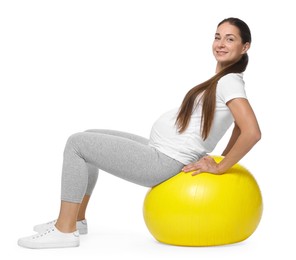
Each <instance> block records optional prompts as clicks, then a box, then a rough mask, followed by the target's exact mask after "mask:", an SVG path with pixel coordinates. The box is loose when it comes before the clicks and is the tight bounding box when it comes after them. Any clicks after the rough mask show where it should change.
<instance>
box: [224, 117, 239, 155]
mask: <svg viewBox="0 0 296 260" xmlns="http://www.w3.org/2000/svg"><path fill="white" fill-rule="evenodd" d="M240 132H241V131H240V129H239V127H238V125H237V124H236V123H235V122H234V128H233V131H232V134H231V137H230V139H229V142H228V144H227V146H226V148H225V150H224V151H223V153H222V154H221V155H222V156H225V155H226V154H227V153H228V152H229V151H230V150H231V148H232V146H233V145H234V144H235V142H236V140H237V138H238V137H239V135H240Z"/></svg>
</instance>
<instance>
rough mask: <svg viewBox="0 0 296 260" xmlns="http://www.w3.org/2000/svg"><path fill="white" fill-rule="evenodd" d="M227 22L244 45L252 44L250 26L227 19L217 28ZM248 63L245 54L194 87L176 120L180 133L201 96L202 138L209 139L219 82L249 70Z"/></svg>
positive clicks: (240, 21) (237, 20)
mask: <svg viewBox="0 0 296 260" xmlns="http://www.w3.org/2000/svg"><path fill="white" fill-rule="evenodd" d="M225 22H228V23H230V24H231V25H234V26H236V27H237V28H238V29H239V31H240V36H241V38H242V43H243V44H245V43H247V42H249V43H251V32H250V29H249V27H248V25H247V24H246V23H245V22H243V21H242V20H240V19H238V18H227V19H224V20H223V21H221V22H220V23H219V24H218V26H217V27H219V26H220V25H221V24H223V23H225ZM248 61H249V57H248V54H247V53H245V54H243V56H242V58H241V59H240V60H239V61H237V62H236V63H234V64H232V65H230V66H228V67H226V68H225V69H223V70H221V71H220V72H219V73H217V74H216V75H215V76H213V77H212V78H210V79H209V80H207V81H205V82H203V83H201V84H199V85H197V86H195V87H193V88H192V89H191V90H190V91H189V92H188V93H187V94H186V95H185V97H184V99H183V102H182V104H181V107H180V109H179V112H178V115H177V119H176V126H177V128H178V131H179V133H183V132H184V131H185V130H186V129H187V127H188V125H189V122H190V118H191V115H192V111H193V109H194V108H195V106H197V105H198V103H197V104H195V103H196V102H195V100H196V98H197V97H199V96H200V100H199V102H202V116H201V122H202V124H201V131H202V138H203V139H204V140H205V139H206V138H207V137H208V135H209V132H210V130H211V126H212V122H213V119H214V114H215V109H216V87H217V83H218V81H219V80H220V78H222V77H223V76H225V75H227V74H229V73H241V72H244V71H245V70H246V68H247V65H248Z"/></svg>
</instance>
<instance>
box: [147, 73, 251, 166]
mask: <svg viewBox="0 0 296 260" xmlns="http://www.w3.org/2000/svg"><path fill="white" fill-rule="evenodd" d="M234 98H247V97H246V93H245V83H244V81H243V74H242V73H230V74H227V75H225V76H224V77H222V78H221V79H220V80H219V81H218V84H217V90H216V111H215V115H214V120H213V124H212V128H211V131H210V133H209V136H208V138H207V139H206V140H203V139H202V137H201V131H200V123H201V104H200V105H198V106H197V107H196V109H195V110H194V111H193V113H192V116H191V120H190V123H189V126H188V128H187V129H186V130H185V131H184V132H183V133H182V134H180V133H179V132H178V130H177V127H176V125H175V122H176V117H177V113H178V110H179V108H175V109H173V110H171V111H169V112H167V113H165V114H164V115H162V116H161V117H160V118H159V119H158V120H157V121H156V122H155V123H154V125H153V127H152V129H151V133H150V141H149V145H150V146H152V147H154V148H155V149H157V150H159V151H160V152H162V153H164V154H166V155H167V156H169V157H171V158H174V159H175V160H177V161H179V162H181V163H183V164H185V165H187V164H188V163H191V162H193V161H196V160H198V159H199V158H201V157H202V156H204V155H205V154H206V153H210V152H212V151H213V149H214V148H215V147H216V145H217V143H218V142H219V140H220V139H221V138H222V137H223V135H224V134H225V133H226V131H227V129H228V128H229V127H230V126H231V124H232V123H233V122H234V119H233V116H232V114H231V111H230V110H229V108H228V107H227V105H226V103H227V102H228V101H230V100H231V99H234Z"/></svg>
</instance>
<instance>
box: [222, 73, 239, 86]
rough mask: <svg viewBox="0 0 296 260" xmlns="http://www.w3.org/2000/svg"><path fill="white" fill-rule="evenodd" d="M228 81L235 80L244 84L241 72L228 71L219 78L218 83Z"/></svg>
mask: <svg viewBox="0 0 296 260" xmlns="http://www.w3.org/2000/svg"><path fill="white" fill-rule="evenodd" d="M230 82H237V83H242V84H244V75H243V73H228V74H226V75H224V76H223V77H221V78H220V79H219V81H218V84H219V83H220V84H221V83H230Z"/></svg>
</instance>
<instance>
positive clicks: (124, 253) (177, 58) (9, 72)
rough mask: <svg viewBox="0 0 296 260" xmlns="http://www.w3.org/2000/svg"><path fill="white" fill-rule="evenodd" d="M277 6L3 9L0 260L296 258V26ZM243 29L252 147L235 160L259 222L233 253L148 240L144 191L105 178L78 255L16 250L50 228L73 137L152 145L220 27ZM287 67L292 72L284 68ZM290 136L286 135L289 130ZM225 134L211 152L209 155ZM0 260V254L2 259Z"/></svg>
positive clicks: (205, 64) (86, 4) (64, 4)
mask: <svg viewBox="0 0 296 260" xmlns="http://www.w3.org/2000/svg"><path fill="white" fill-rule="evenodd" d="M292 2H293V1H292V0H291V1H288V0H281V1H274V0H269V1H255V2H251V3H250V2H249V1H238V0H234V1H231V0H224V1H211V0H208V1H197V0H195V1H193V0H192V1H187V0H184V1H181V0H180V1H174V0H170V1H165V0H149V1H140V0H138V1H136V0H124V1H120V0H108V1H87V0H85V1H74V0H71V1H64V0H59V1H56V0H50V1H42V0H36V1H31V0H30V1H24V0H20V1H14V0H7V1H3V0H1V2H0V54H1V56H0V88H1V90H0V91H1V92H0V113H1V127H0V131H1V134H0V138H1V139H0V141H1V142H0V145H1V146H0V147H1V149H0V155H1V156H0V158H1V166H0V167H1V168H0V169H1V173H0V174H1V189H0V192H1V214H0V218H1V219H0V220H1V221H0V225H1V236H0V240H1V244H0V247H1V251H0V254H1V255H6V258H7V257H8V256H9V258H10V259H12V258H15V257H16V258H17V259H21V258H20V257H22V258H25V259H27V258H30V259H40V257H41V258H42V259H64V257H69V258H71V259H80V258H87V259H110V258H114V257H119V258H123V259H152V258H154V259H180V257H182V259H192V258H196V259H214V258H215V257H217V258H219V259H259V257H268V256H273V257H274V259H276V258H280V257H281V258H283V259H288V258H289V259H293V256H294V257H295V256H296V254H295V249H293V246H294V244H295V241H296V240H295V232H296V229H295V226H296V225H295V218H296V214H295V198H296V191H295V190H296V189H295V174H296V173H295V166H294V165H295V162H294V160H295V158H294V157H293V155H294V154H293V153H294V151H295V138H294V133H295V127H294V126H292V125H291V124H292V122H293V118H294V117H293V111H294V112H295V107H294V103H295V101H294V98H293V96H292V93H293V90H294V89H295V64H294V63H295V58H296V57H295V40H296V39H295V28H294V27H295V23H296V22H295V18H294V17H295V15H294V11H293V10H294V9H293V8H292ZM229 16H235V17H239V18H241V19H243V20H245V21H246V22H247V23H248V25H249V26H250V28H251V31H252V36H253V44H252V48H251V50H250V51H249V56H250V63H249V66H248V69H247V71H246V73H245V81H246V87H247V89H246V90H247V94H248V97H249V100H250V102H251V104H252V106H253V108H254V110H255V112H256V114H257V117H258V120H259V122H260V126H261V130H262V133H263V136H262V140H261V141H260V142H259V143H258V144H257V145H256V147H255V148H254V149H253V150H252V151H251V152H250V153H249V154H248V155H247V156H246V157H245V158H244V159H243V160H242V161H241V163H242V164H243V165H245V166H246V167H247V168H249V170H250V171H251V172H252V173H253V175H254V176H255V178H256V179H257V181H258V183H259V185H260V187H261V191H262V195H263V199H264V212H263V217H262V220H261V222H260V224H259V227H258V229H257V230H256V231H255V233H254V234H253V235H252V236H251V237H250V238H249V239H247V240H246V241H244V242H243V243H238V244H235V245H229V246H220V247H210V248H207V247H206V248H186V247H173V246H168V245H163V244H160V243H157V242H156V241H155V240H154V238H153V237H152V236H151V235H150V233H149V232H148V230H147V228H146V226H145V223H144V221H143V217H142V205H143V200H144V197H145V194H146V192H147V189H146V188H143V187H140V186H137V185H134V184H131V183H128V182H126V181H123V180H121V179H118V178H116V177H114V176H111V175H109V174H107V173H105V172H101V175H100V177H99V181H98V184H97V187H96V190H95V191H94V194H93V199H92V201H91V202H90V205H89V206H90V207H89V212H88V216H87V218H88V222H89V229H90V230H89V234H88V235H87V236H83V237H81V246H80V247H79V248H75V249H59V250H56V249H53V250H28V249H23V248H20V247H18V246H17V244H16V242H17V239H18V238H19V237H22V236H26V235H31V234H32V226H33V225H35V224H38V223H40V222H45V221H49V220H52V219H54V218H56V217H57V214H58V210H59V196H60V194H59V193H60V174H61V165H62V153H63V148H64V145H65V142H66V140H67V138H68V136H69V135H71V134H73V133H75V132H79V131H83V130H86V129H89V128H108V129H117V130H122V131H128V132H132V133H135V134H139V135H142V136H145V137H148V136H149V132H150V128H151V126H152V124H153V122H154V121H155V120H156V119H157V118H158V116H159V115H160V114H162V113H163V112H166V111H167V110H169V109H171V108H173V107H176V106H178V105H179V104H180V102H181V101H182V98H183V97H184V95H185V93H186V92H187V91H188V90H189V89H190V88H191V87H193V86H195V85H196V84H198V83H200V82H201V81H204V80H206V79H208V78H209V77H210V76H211V75H213V73H214V69H215V60H214V58H213V56H212V52H211V44H212V41H213V37H214V33H215V30H216V26H217V24H218V23H219V22H220V21H221V20H222V19H224V18H227V17H229ZM291 62H292V63H291ZM293 128H294V129H293ZM228 136H229V133H227V134H226V136H225V137H224V138H223V140H222V141H221V143H220V144H219V145H218V146H217V148H216V149H215V151H214V152H213V154H219V153H221V152H222V149H223V148H224V146H225V145H226V143H227V141H228V140H227V138H228ZM1 258H2V257H1Z"/></svg>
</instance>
